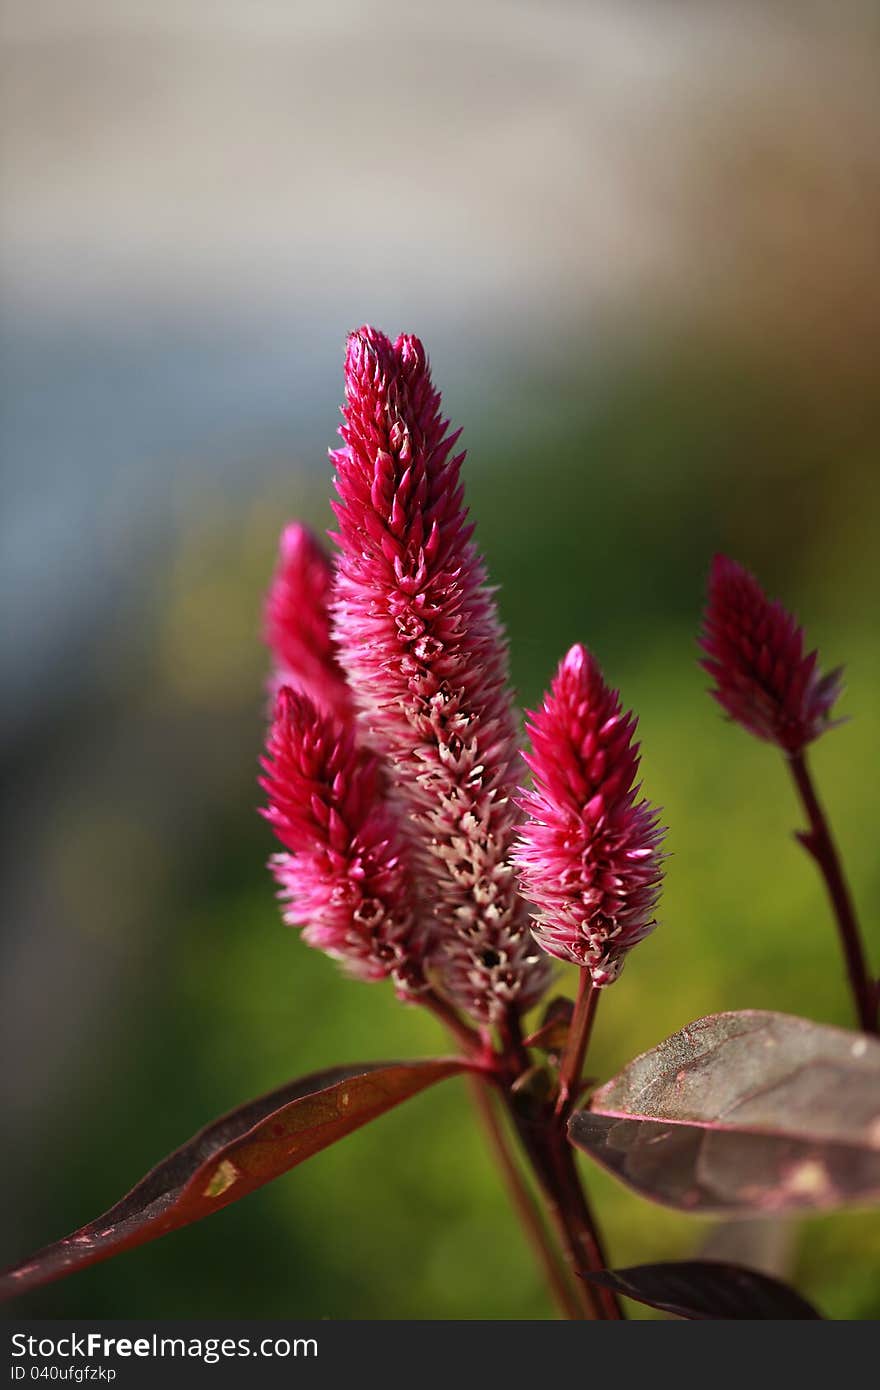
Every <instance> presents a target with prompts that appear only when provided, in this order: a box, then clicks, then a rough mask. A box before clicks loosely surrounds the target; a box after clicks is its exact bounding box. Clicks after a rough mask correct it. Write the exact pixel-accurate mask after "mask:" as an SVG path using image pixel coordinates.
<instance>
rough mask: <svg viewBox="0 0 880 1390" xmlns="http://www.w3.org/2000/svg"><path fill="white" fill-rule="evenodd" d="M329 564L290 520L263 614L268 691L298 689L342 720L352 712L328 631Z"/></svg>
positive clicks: (304, 529)
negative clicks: (268, 659) (269, 667)
mask: <svg viewBox="0 0 880 1390" xmlns="http://www.w3.org/2000/svg"><path fill="white" fill-rule="evenodd" d="M332 587H333V563H332V561H331V559H330V557H329V555H328V554H327V552H326V551H325V550H324V549H323V547H322V546H321V544H320V542H319V541H318V540H317V538H316V537H315V536H314V535H313V534H312V532H311V531H310V530H309V528H308V527H307V526H303V525H302V523H301V522H298V521H292V522H290V524H289V525H288V526H285V528H284V530H283V531H282V533H281V541H280V544H279V547H278V564H277V566H276V569H275V574H274V575H273V577H272V583H271V584H270V586H269V592H268V594H267V595H266V605H265V610H264V617H263V635H264V638H265V641H266V645H267V646H268V647H269V649H270V651H271V653H272V666H273V669H272V672H271V675H270V679H269V689H270V693H271V695H272V697H273V703H274V697H275V695H277V693H278V691H279V690H280V688H281V686H282V685H289V686H291V687H292V688H293V689H294V690H301V691H303V692H304V693H305V694H306V695H309V696H310V697H311V698H312V699H313V700H314V701H315V703H316V704H317V705H319V706H320V707H321V708H322V709H325V710H327V711H329V713H331V714H337V715H339V717H340V718H341V719H351V718H352V717H353V714H354V710H353V707H352V700H351V691H350V690H349V688H348V685H347V684H346V680H345V673H344V672H343V670H342V667H341V666H340V665H339V660H338V657H337V653H336V647H335V644H334V642H333V637H332V635H331V632H330V595H331V590H332Z"/></svg>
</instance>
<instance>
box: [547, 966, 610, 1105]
mask: <svg viewBox="0 0 880 1390" xmlns="http://www.w3.org/2000/svg"><path fill="white" fill-rule="evenodd" d="M599 993H600V991H599V990H598V989H596V987H595V985H594V984H593V981H592V979H591V978H590V972H589V970H581V972H580V976H579V979H578V995H577V1003H576V1004H575V1006H574V1014H573V1015H572V1020H571V1027H570V1028H569V1030H568V1038H567V1039H566V1043H565V1048H564V1049H563V1053H562V1058H561V1060H560V1063H559V1099H558V1101H557V1103H556V1114H557V1115H559V1116H567V1114H568V1112H569V1110H570V1109H571V1107H572V1105H573V1104H574V1102H575V1101H576V1100H577V1098H578V1094H579V1093H580V1084H581V1075H582V1073H583V1070H584V1058H585V1057H586V1055H587V1048H588V1046H589V1043H590V1034H591V1033H592V1031H593V1022H594V1020H595V1018H596V1009H597V1007H598V1004H599Z"/></svg>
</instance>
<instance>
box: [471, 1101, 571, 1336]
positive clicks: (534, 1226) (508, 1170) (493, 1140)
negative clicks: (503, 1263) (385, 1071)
mask: <svg viewBox="0 0 880 1390" xmlns="http://www.w3.org/2000/svg"><path fill="white" fill-rule="evenodd" d="M469 1080H470V1087H471V1095H472V1096H473V1101H474V1106H475V1108H476V1110H477V1113H478V1114H479V1116H480V1119H481V1120H482V1122H483V1128H484V1130H485V1132H486V1137H487V1139H488V1141H489V1145H490V1147H491V1149H492V1151H493V1153H494V1154H495V1158H496V1160H497V1162H498V1166H499V1168H500V1169H501V1174H502V1176H503V1178H504V1181H505V1183H506V1185H507V1190H508V1194H509V1196H510V1200H511V1202H512V1204H513V1206H514V1209H515V1210H516V1213H517V1215H518V1216H519V1219H520V1223H521V1225H522V1227H523V1230H524V1231H525V1233H526V1236H527V1237H528V1239H529V1242H530V1244H531V1246H532V1249H533V1250H534V1252H535V1254H536V1256H537V1258H538V1261H539V1263H540V1264H541V1267H542V1268H543V1270H544V1274H545V1277H546V1279H547V1283H548V1285H549V1287H550V1289H551V1291H552V1293H553V1297H554V1298H555V1300H556V1302H557V1304H558V1306H559V1309H560V1311H561V1312H562V1314H563V1316H564V1317H566V1318H570V1319H574V1320H580V1319H581V1318H582V1317H583V1314H582V1312H581V1308H580V1305H579V1302H578V1299H577V1298H576V1297H575V1293H574V1291H573V1290H572V1288H571V1286H570V1284H569V1282H568V1279H567V1278H566V1276H565V1274H564V1273H563V1270H562V1269H561V1267H560V1264H559V1257H558V1254H557V1251H556V1248H555V1246H554V1244H553V1241H552V1238H551V1235H550V1233H549V1231H548V1230H547V1229H546V1227H545V1225H544V1222H543V1220H542V1218H541V1213H540V1212H539V1210H538V1208H537V1206H536V1205H535V1202H534V1199H533V1197H532V1194H531V1192H530V1191H529V1189H528V1187H527V1186H526V1183H525V1181H524V1180H523V1178H522V1175H521V1173H520V1171H519V1168H518V1166H517V1164H516V1161H515V1159H514V1157H513V1155H512V1154H511V1152H510V1149H509V1147H508V1143H507V1136H506V1135H505V1133H504V1130H503V1129H502V1127H501V1122H500V1121H499V1119H498V1116H497V1114H496V1111H495V1105H494V1102H493V1099H492V1095H491V1092H490V1090H489V1087H488V1086H487V1084H486V1083H485V1081H483V1080H481V1079H480V1078H479V1077H476V1076H473V1077H470V1078H469Z"/></svg>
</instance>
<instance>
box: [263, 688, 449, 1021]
mask: <svg viewBox="0 0 880 1390" xmlns="http://www.w3.org/2000/svg"><path fill="white" fill-rule="evenodd" d="M262 765H263V768H264V769H265V776H263V777H262V778H261V779H260V785H261V786H262V787H263V788H264V790H265V791H266V792H267V794H268V797H269V804H268V806H267V807H266V809H265V810H264V811H263V812H262V814H263V815H264V816H265V818H266V820H267V821H268V822H269V824H270V825H271V826H272V829H273V830H274V832H275V834H276V836H277V837H278V839H279V840H280V841H281V844H282V845H283V846H284V848H285V851H286V852H285V853H282V854H276V855H275V856H274V857H273V859H272V860H271V861H270V867H271V869H272V872H273V873H274V875H275V878H276V881H277V883H278V885H279V889H280V894H279V896H280V897H281V899H282V901H283V902H284V903H285V905H286V906H285V909H284V920H285V921H286V922H287V923H288V924H289V925H291V926H297V927H302V929H303V932H302V934H303V937H304V939H305V940H306V941H307V942H308V944H309V945H310V946H316V947H317V948H318V949H319V950H322V951H325V952H326V953H327V955H329V956H333V957H334V958H335V959H336V960H339V961H341V962H342V963H343V965H344V967H345V969H346V970H347V971H348V972H349V973H350V974H352V975H357V976H359V977H361V978H362V979H367V980H378V979H383V978H385V977H386V976H389V975H390V976H392V977H393V978H394V980H395V983H396V985H397V988H398V992H399V993H400V994H401V995H403V996H404V997H406V996H408V995H411V994H413V993H415V992H417V991H418V990H419V989H420V988H422V987H423V979H422V972H421V968H420V966H419V965H418V964H417V962H418V960H419V959H420V951H419V949H418V948H417V942H416V932H415V928H414V920H415V919H414V915H413V903H412V892H411V880H410V876H409V871H408V864H407V859H406V851H405V846H404V845H403V844H402V842H401V840H400V837H399V834H398V831H397V825H396V821H395V818H394V816H393V814H392V813H391V811H390V810H389V808H388V806H387V804H386V802H385V800H384V797H383V791H382V778H381V776H380V770H379V766H378V762H377V760H376V758H375V757H374V756H373V755H372V754H371V753H369V752H367V751H365V750H364V749H360V748H358V747H357V745H356V743H355V737H354V730H353V726H352V725H351V724H350V723H343V722H342V721H340V720H338V719H336V718H334V717H333V716H331V715H329V714H327V713H326V712H325V711H323V710H320V709H318V707H317V706H316V705H315V704H314V703H313V702H312V701H311V700H310V699H309V697H308V696H307V695H303V694H301V693H299V692H296V691H293V690H291V689H289V688H288V687H286V686H284V687H282V689H281V690H280V691H279V693H278V700H277V706H276V712H275V719H274V722H273V724H272V727H271V729H270V731H269V736H268V740H267V745H266V756H265V757H264V758H263V759H262Z"/></svg>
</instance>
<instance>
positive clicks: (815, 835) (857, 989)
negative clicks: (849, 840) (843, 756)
mask: <svg viewBox="0 0 880 1390" xmlns="http://www.w3.org/2000/svg"><path fill="white" fill-rule="evenodd" d="M788 765H789V767H790V768H791V774H792V777H793V778H794V782H795V786H796V787H797V790H798V793H799V795H800V798H801V801H802V803H803V807H804V810H805V811H806V814H807V819H808V821H809V823H810V829H809V830H808V831H803V832H800V833H799V834H798V839H799V840H800V842H801V844H802V845H803V846H804V848H805V849H806V850H807V852H808V853H809V854H811V855H812V857H813V859H815V861H816V863H817V865H818V866H819V872H820V873H821V874H822V877H823V878H824V880H825V887H826V888H827V890H828V897H829V898H830V900H831V906H832V909H833V911H834V916H835V918H836V919H837V927H838V931H839V933H840V942H841V945H842V947H843V954H844V959H845V961H846V970H847V975H848V976H849V983H850V988H851V990H852V995H853V1000H854V1002H855V1006H856V1013H857V1015H858V1019H859V1024H860V1026H861V1027H862V1029H863V1030H864V1031H865V1032H866V1033H877V1032H878V1031H880V1029H878V1023H877V1006H878V990H877V986H876V985H875V984H874V983H873V981H872V979H871V976H870V973H869V970H868V963H867V959H866V957H865V950H864V946H863V945H862V938H861V934H860V932H859V924H858V920H857V918H856V914H855V908H854V906H853V901H852V897H851V895H850V891H849V888H848V886H847V882H846V878H845V877H844V873H843V865H842V863H841V860H840V855H839V853H838V850H837V846H836V844H835V843H834V839H833V837H832V834H831V827H830V826H829V824H828V819H827V817H826V815H825V812H824V810H823V808H822V805H821V803H820V801H819V798H818V796H817V794H816V788H815V785H814V783H813V778H812V775H811V773H810V769H809V767H808V765H807V759H806V754H805V753H803V752H800V753H795V754H792V755H791V756H790V757H789V759H788Z"/></svg>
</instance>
